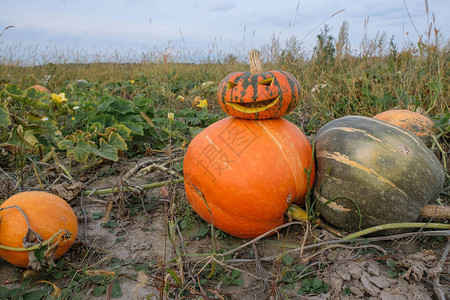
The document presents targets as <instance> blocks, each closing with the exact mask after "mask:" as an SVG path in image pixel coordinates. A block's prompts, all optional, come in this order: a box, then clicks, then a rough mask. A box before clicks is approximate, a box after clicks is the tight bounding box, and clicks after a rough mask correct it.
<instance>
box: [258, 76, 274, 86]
mask: <svg viewBox="0 0 450 300" xmlns="http://www.w3.org/2000/svg"><path fill="white" fill-rule="evenodd" d="M272 83H273V77H270V78H266V79H264V80H261V81H260V82H258V84H261V85H267V86H272Z"/></svg>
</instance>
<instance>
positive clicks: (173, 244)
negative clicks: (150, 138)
mask: <svg viewBox="0 0 450 300" xmlns="http://www.w3.org/2000/svg"><path fill="white" fill-rule="evenodd" d="M164 162H166V158H165V157H163V156H159V157H158V156H157V157H152V158H151V159H148V158H145V159H141V160H128V159H122V160H120V161H119V162H117V163H114V164H105V165H103V166H101V167H98V168H96V169H95V170H90V171H88V172H85V173H80V174H78V176H76V181H75V182H70V181H69V180H68V179H66V178H64V177H61V176H58V175H57V174H59V172H60V171H58V170H57V169H55V168H53V167H49V168H48V169H46V170H45V174H46V176H47V179H48V180H49V181H50V182H53V183H54V184H52V186H51V187H50V188H49V189H50V190H51V191H52V192H54V193H58V194H60V195H61V196H62V197H63V198H65V199H66V200H68V202H69V203H70V204H71V205H72V206H73V208H74V210H75V212H76V214H77V217H78V220H79V234H78V238H77V242H76V244H75V245H74V246H73V247H72V248H71V249H70V250H69V252H68V253H66V255H65V256H64V257H63V258H62V260H63V261H64V266H65V267H64V268H65V269H70V268H72V269H74V270H77V271H78V272H79V273H83V272H86V270H90V271H99V270H101V271H111V272H115V274H117V275H120V276H119V277H118V278H117V282H118V283H119V284H120V288H121V292H122V296H121V297H119V299H161V298H172V299H176V298H200V296H202V295H203V298H206V297H209V298H218V299H256V298H258V299H260V300H262V299H303V298H304V299H439V298H438V297H439V296H438V294H437V293H442V295H444V297H447V299H449V298H450V292H449V290H450V264H449V260H448V259H445V260H442V259H441V258H442V255H443V252H444V249H445V247H446V246H447V248H448V247H449V246H448V243H447V240H446V239H445V237H444V238H443V237H442V236H441V237H433V236H427V235H423V234H418V233H417V234H414V235H405V236H404V237H403V238H400V237H392V238H386V239H384V240H383V241H378V242H371V241H366V242H363V243H358V244H355V243H342V244H333V243H332V241H333V240H337V239H339V237H337V236H335V235H334V234H332V233H330V232H329V231H327V230H325V229H323V228H320V227H318V228H314V229H313V230H310V229H309V227H308V226H305V224H303V225H299V224H297V223H293V224H292V225H290V226H287V227H286V228H283V229H281V230H280V231H279V232H278V233H277V234H275V235H272V236H270V237H265V238H262V239H259V240H255V241H252V242H250V243H249V244H248V245H247V246H245V247H242V248H240V249H238V250H236V251H234V252H232V253H231V254H230V255H227V256H226V257H221V256H220V255H215V256H212V255H208V253H209V254H212V253H213V251H214V249H215V251H216V253H223V252H225V251H228V250H231V249H234V248H236V247H239V246H242V245H243V244H244V243H246V242H249V240H242V239H238V238H234V237H232V236H229V235H226V234H224V233H222V232H218V231H215V233H216V238H212V237H211V233H210V231H209V230H208V231H206V232H205V228H207V226H206V225H207V224H206V223H205V222H204V221H203V220H201V219H199V218H198V217H197V216H196V215H195V213H193V212H192V210H191V209H190V207H189V205H188V203H187V199H186V197H185V194H184V187H183V185H182V184H174V185H173V186H172V189H170V188H169V189H168V188H167V186H166V187H164V188H156V189H150V190H139V189H138V190H137V191H134V192H129V191H123V187H138V186H141V185H143V184H146V183H151V182H158V181H162V180H166V179H168V178H169V174H168V173H167V172H165V171H161V169H163V168H159V169H158V168H156V169H153V170H152V171H151V172H150V173H142V172H141V173H140V172H139V171H140V170H142V169H143V168H145V167H147V166H149V165H150V164H152V163H154V164H157V165H158V166H164ZM138 164H141V165H138ZM133 168H134V170H135V171H134V172H132V171H131V170H133ZM172 178H176V177H175V175H173V176H172ZM33 184H34V182H33V181H32V180H31V179H30V182H27V185H28V187H32V188H36V187H38V185H37V184H36V185H33ZM111 187H117V188H119V191H116V192H115V193H110V194H105V195H91V196H87V195H86V196H83V197H81V196H80V195H79V194H78V192H79V191H80V189H81V188H84V190H92V189H94V188H95V189H102V188H111ZM4 191H6V190H4ZM77 194H78V195H77ZM70 198H71V199H70ZM108 207H109V208H111V210H110V212H109V209H108ZM183 220H184V221H185V222H182V221H183ZM172 221H174V223H173V224H176V225H177V226H175V230H174V233H175V234H174V235H170V234H169V233H168V232H169V230H170V229H171V226H169V223H170V222H172ZM287 221H289V220H287ZM172 228H173V227H172ZM344 234H345V233H344ZM327 243H328V244H327ZM315 244H319V245H321V246H317V247H314V245H315ZM286 257H288V258H289V259H286ZM213 258H215V259H216V261H215V263H214V264H212V263H213ZM291 258H292V260H291ZM387 262H389V263H387ZM392 262H394V263H393V264H392ZM300 264H301V265H304V266H306V267H307V268H306V269H305V270H307V271H305V270H303V271H300V270H298V269H295V268H296V267H295V266H296V265H297V266H298V265H300ZM212 265H215V268H216V270H215V271H214V269H213V270H211V266H212ZM233 270H239V271H240V273H239V274H238V276H236V277H235V278H234V279H232V277H233V276H232V272H233ZM170 272H174V273H175V274H177V276H178V278H179V280H180V281H181V287H180V286H179V285H178V283H177V279H178V278H177V277H174V276H173V275H170ZM302 272H303V273H302ZM44 273H45V271H41V273H40V274H38V275H37V279H36V280H40V279H42V278H41V277H40V276H43V274H44ZM307 273H308V274H307ZM23 276H24V270H22V269H19V268H17V267H15V266H12V265H10V264H8V263H6V262H5V261H1V260H0V283H2V285H3V286H5V287H7V288H8V289H10V288H13V287H18V286H19V285H20V283H21V282H22V278H23ZM230 278H231V279H230ZM295 278H297V279H298V280H295ZM299 278H300V279H299ZM306 278H311V279H313V278H320V279H321V280H322V281H323V283H325V284H327V285H328V287H329V288H328V289H327V290H326V291H324V292H321V293H314V291H313V292H312V293H310V294H309V295H308V294H307V295H306V296H302V295H299V294H298V293H297V291H299V290H300V289H302V287H303V286H302V283H303V281H304V280H305V279H306ZM237 279H238V280H237ZM230 280H231V282H230ZM233 280H235V281H233ZM236 280H237V281H236ZM70 282H71V279H70V278H62V279H60V280H53V283H55V284H56V285H57V286H59V287H60V288H64V287H67V286H69V285H70ZM303 284H304V283H303ZM94 286H95V285H94V284H92V283H90V284H89V283H86V284H84V285H83V288H82V289H81V291H79V292H78V293H76V294H74V295H72V296H73V298H79V299H95V298H96V297H95V296H94ZM164 287H165V291H164ZM188 295H189V296H188ZM102 297H105V294H103V296H102Z"/></svg>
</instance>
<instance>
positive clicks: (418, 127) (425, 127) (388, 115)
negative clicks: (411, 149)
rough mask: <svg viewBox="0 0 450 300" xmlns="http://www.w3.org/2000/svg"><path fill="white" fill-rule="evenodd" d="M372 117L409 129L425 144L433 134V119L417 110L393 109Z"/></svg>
mask: <svg viewBox="0 0 450 300" xmlns="http://www.w3.org/2000/svg"><path fill="white" fill-rule="evenodd" d="M374 118H375V119H378V120H381V121H384V122H387V123H389V124H392V125H395V126H398V127H401V128H403V129H406V130H409V131H411V132H412V133H414V134H415V135H416V136H418V137H419V138H420V139H421V140H422V141H423V142H424V143H426V144H427V143H428V142H430V141H431V139H432V136H433V134H435V132H434V130H435V128H434V121H433V120H431V119H430V118H428V117H427V116H424V115H422V114H421V113H418V112H413V111H410V110H405V109H399V110H396V109H393V110H387V111H385V112H382V113H379V114H377V115H375V116H374Z"/></svg>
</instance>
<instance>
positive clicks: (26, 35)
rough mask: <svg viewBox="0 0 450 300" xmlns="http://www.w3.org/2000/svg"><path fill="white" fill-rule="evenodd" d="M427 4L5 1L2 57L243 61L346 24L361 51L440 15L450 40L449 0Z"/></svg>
mask: <svg viewBox="0 0 450 300" xmlns="http://www.w3.org/2000/svg"><path fill="white" fill-rule="evenodd" d="M427 3H428V14H427V11H426V1H424V0H361V1H357V0H309V1H306V0H300V1H296V0H290V1H289V0H258V1H250V0H228V1H227V0H209V1H208V0H183V1H180V0H159V1H154V0H127V1H125V0H40V1H36V0H20V1H17V0H0V12H1V14H0V33H1V36H0V58H1V56H2V55H3V56H4V57H7V58H10V59H14V58H25V57H26V56H27V55H33V53H37V52H39V53H41V55H43V56H44V57H46V58H44V60H45V59H47V60H51V59H57V56H58V53H63V52H64V51H66V52H67V53H72V54H67V55H74V56H77V55H78V56H83V55H88V54H89V53H110V54H111V53H116V55H117V56H120V55H123V56H126V55H131V56H133V55H142V53H143V52H142V51H150V50H152V49H153V50H155V49H157V52H159V53H163V52H164V53H166V52H167V53H169V54H170V53H176V52H177V51H187V52H189V53H203V54H205V55H207V54H208V53H226V54H228V53H229V54H235V55H236V56H239V55H241V54H242V53H246V52H248V50H250V49H260V48H261V47H262V46H263V45H265V44H268V43H270V41H271V38H272V37H276V38H278V39H279V40H280V42H281V44H282V45H283V44H284V43H285V41H286V40H287V38H289V37H291V36H295V37H296V38H297V39H298V40H299V41H301V42H302V45H303V48H304V50H305V52H306V53H311V52H312V49H313V48H314V45H315V44H316V37H317V35H318V34H319V33H320V32H321V30H322V29H323V26H324V25H325V24H327V25H328V26H329V27H330V28H331V31H330V33H331V34H332V35H333V36H334V37H337V36H338V33H339V29H340V27H341V24H342V23H343V22H344V21H347V22H348V24H349V30H348V32H349V38H350V43H351V46H352V48H353V49H355V50H357V49H359V47H360V43H361V41H362V39H363V36H364V34H366V36H367V37H368V38H369V39H371V38H374V37H375V36H376V34H377V33H379V34H381V33H383V32H385V33H386V37H387V40H389V39H390V38H391V37H392V36H394V38H395V42H396V44H397V45H398V46H399V48H401V47H402V46H403V45H405V44H407V43H410V42H412V43H417V41H418V36H419V35H425V32H426V30H427V28H428V24H429V23H431V22H433V14H434V17H435V18H434V19H435V27H436V28H438V29H439V30H440V32H441V33H442V34H443V37H444V40H447V41H448V33H449V31H450V21H449V20H450V19H449V16H450V3H449V1H448V0H428V1H427ZM405 4H406V5H405ZM405 6H406V7H407V9H406V7H405ZM408 13H409V14H408ZM7 26H14V27H13V28H9V29H7V30H3V28H5V27H7ZM2 30H3V31H2ZM2 49H3V50H2ZM69 49H77V50H76V51H74V52H71V50H69ZM2 52H3V54H2ZM75 53H76V54H75ZM117 53H119V54H117Z"/></svg>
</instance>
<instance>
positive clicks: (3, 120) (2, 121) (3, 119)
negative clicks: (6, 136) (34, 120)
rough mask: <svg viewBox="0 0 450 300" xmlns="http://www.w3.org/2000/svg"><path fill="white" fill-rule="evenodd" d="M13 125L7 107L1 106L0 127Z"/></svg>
mask: <svg viewBox="0 0 450 300" xmlns="http://www.w3.org/2000/svg"><path fill="white" fill-rule="evenodd" d="M9 125H11V119H10V118H9V112H8V110H7V108H6V107H5V108H2V107H0V127H5V128H6V127H8V126H9Z"/></svg>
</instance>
